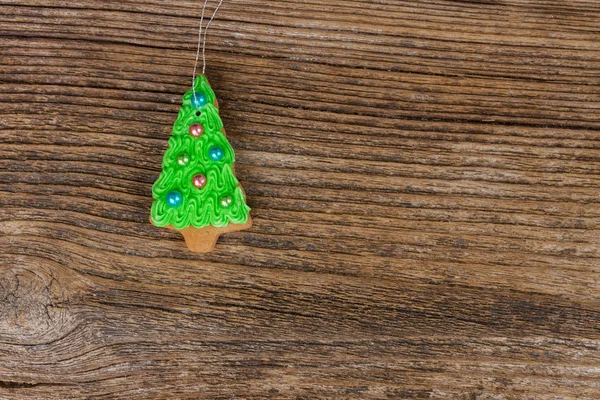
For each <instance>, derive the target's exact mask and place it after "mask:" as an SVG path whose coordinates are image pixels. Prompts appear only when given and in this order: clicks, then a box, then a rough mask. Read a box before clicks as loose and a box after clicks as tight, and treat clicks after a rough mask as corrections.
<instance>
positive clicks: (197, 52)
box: [192, 0, 223, 95]
mask: <svg viewBox="0 0 600 400" xmlns="http://www.w3.org/2000/svg"><path fill="white" fill-rule="evenodd" d="M207 4H208V0H204V4H203V5H202V16H201V17H200V26H199V27H198V47H197V49H196V62H195V63H194V73H193V74H192V90H193V91H194V95H196V89H195V88H194V83H195V82H196V70H197V68H198V59H199V58H200V43H202V75H204V73H205V72H206V36H207V34H208V27H209V26H210V24H211V22H213V20H214V19H215V15H217V11H219V8H221V5H222V4H223V0H219V4H218V5H217V8H215V11H213V13H212V15H211V17H210V19H209V20H208V23H207V24H206V27H205V28H204V38H203V37H202V24H203V23H204V15H205V12H206V5H207Z"/></svg>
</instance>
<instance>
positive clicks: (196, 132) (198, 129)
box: [190, 124, 204, 137]
mask: <svg viewBox="0 0 600 400" xmlns="http://www.w3.org/2000/svg"><path fill="white" fill-rule="evenodd" d="M203 133H204V127H203V126H202V125H201V124H193V125H192V126H190V135H192V136H193V137H200V136H202V134H203Z"/></svg>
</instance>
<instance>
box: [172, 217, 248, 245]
mask: <svg viewBox="0 0 600 400" xmlns="http://www.w3.org/2000/svg"><path fill="white" fill-rule="evenodd" d="M251 226H252V218H250V216H248V222H246V223H245V224H229V225H227V226H224V227H221V228H217V227H214V226H212V225H210V226H206V227H204V228H194V227H193V226H190V227H188V228H184V229H178V231H179V232H181V234H182V235H183V238H184V239H185V244H186V245H187V247H188V249H190V251H193V252H195V253H209V252H211V251H212V250H213V249H214V248H215V244H216V243H217V239H219V236H221V235H222V234H223V233H228V232H236V231H241V230H244V229H248V228H250V227H251Z"/></svg>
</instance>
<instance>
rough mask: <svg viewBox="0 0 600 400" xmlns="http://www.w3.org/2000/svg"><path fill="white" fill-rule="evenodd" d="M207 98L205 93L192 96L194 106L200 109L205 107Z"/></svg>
mask: <svg viewBox="0 0 600 400" xmlns="http://www.w3.org/2000/svg"><path fill="white" fill-rule="evenodd" d="M206 101H207V99H206V96H205V95H204V93H196V94H194V95H192V99H191V102H192V106H194V107H195V108H200V107H202V106H204V105H205V104H206Z"/></svg>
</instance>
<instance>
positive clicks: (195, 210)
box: [150, 76, 250, 229]
mask: <svg viewBox="0 0 600 400" xmlns="http://www.w3.org/2000/svg"><path fill="white" fill-rule="evenodd" d="M194 88H195V91H196V93H202V94H204V95H205V96H206V99H207V102H206V104H205V105H204V106H202V107H200V108H195V107H194V106H193V105H192V104H191V97H192V95H193V91H192V90H189V91H188V92H187V93H186V94H185V95H184V96H183V102H182V103H183V105H182V107H181V109H180V110H179V115H178V117H177V120H176V121H175V124H174V125H173V132H172V136H171V137H170V138H169V143H168V144H169V147H168V148H167V151H166V152H165V154H164V157H163V161H162V172H161V174H160V176H159V177H158V179H157V180H156V182H155V183H154V185H153V186H152V197H153V198H154V202H153V203H152V208H151V211H150V216H151V219H152V222H153V223H154V225H156V226H161V227H163V226H169V225H172V226H173V227H174V228H175V229H183V228H187V227H189V226H194V227H196V228H203V227H206V226H209V225H213V226H215V227H223V226H226V225H228V224H244V223H246V222H247V221H248V215H249V212H250V207H248V206H247V205H246V199H245V195H244V191H243V190H242V188H241V186H240V185H239V182H238V180H237V179H236V177H235V175H234V173H233V169H232V165H233V163H234V162H235V154H234V152H233V148H232V147H231V145H230V144H229V142H228V141H227V138H226V137H225V135H223V133H222V130H223V122H222V121H221V118H220V116H219V109H218V108H217V107H216V106H215V105H214V104H215V94H214V92H213V90H212V89H211V87H210V86H209V85H208V82H207V80H206V78H205V77H204V76H199V77H198V78H197V79H196V81H195V83H194ZM193 124H201V125H202V126H203V128H204V132H203V134H202V135H201V136H200V137H194V136H192V135H190V134H189V127H190V126H191V125H193ZM215 148H218V149H220V150H221V152H222V157H220V158H217V159H215V158H214V157H211V154H210V151H211V149H215ZM219 154H221V153H219ZM186 155H187V162H186V163H183V162H181V160H182V159H185V157H184V156H186ZM182 164H183V165H182ZM199 174H203V175H204V176H205V177H206V184H205V185H204V186H203V187H202V188H198V187H196V186H195V185H194V182H193V181H194V177H195V176H196V175H199ZM172 191H178V192H180V193H181V195H182V197H183V200H182V202H181V204H180V205H179V206H177V207H173V206H171V205H169V203H168V201H167V195H168V194H169V193H170V192H172ZM223 196H230V197H231V199H232V201H231V203H230V204H228V206H227V207H224V206H223V205H222V202H221V201H220V199H221V198H222V197H223Z"/></svg>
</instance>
